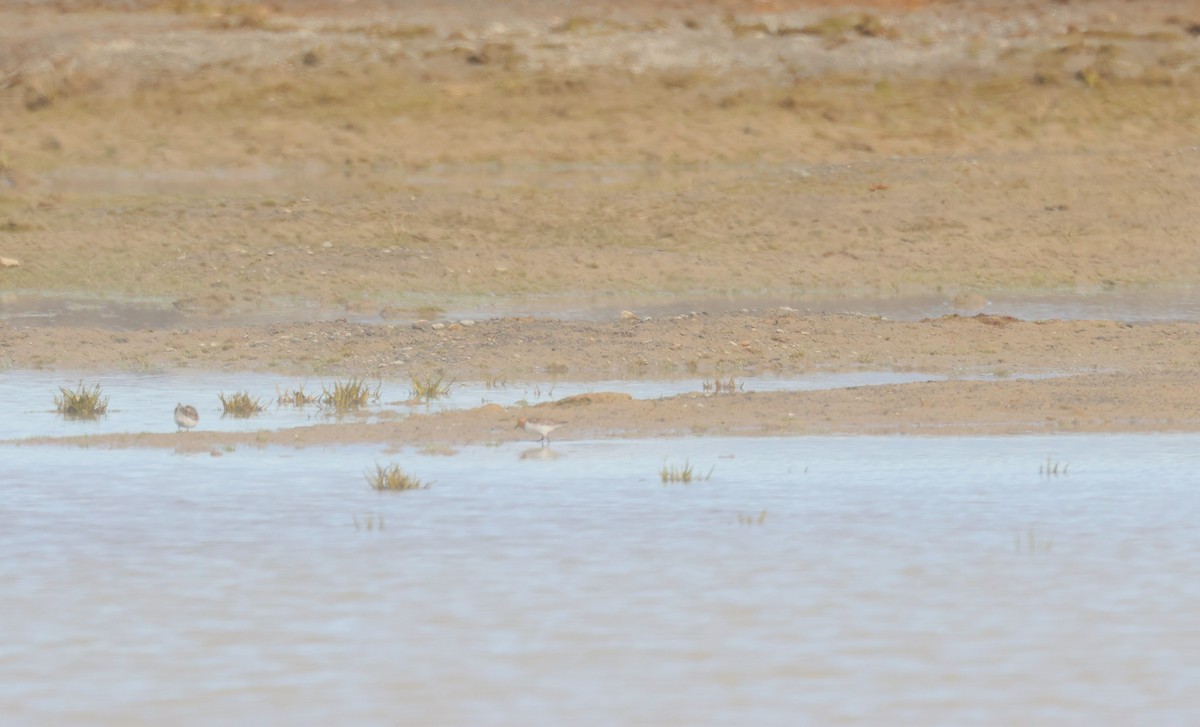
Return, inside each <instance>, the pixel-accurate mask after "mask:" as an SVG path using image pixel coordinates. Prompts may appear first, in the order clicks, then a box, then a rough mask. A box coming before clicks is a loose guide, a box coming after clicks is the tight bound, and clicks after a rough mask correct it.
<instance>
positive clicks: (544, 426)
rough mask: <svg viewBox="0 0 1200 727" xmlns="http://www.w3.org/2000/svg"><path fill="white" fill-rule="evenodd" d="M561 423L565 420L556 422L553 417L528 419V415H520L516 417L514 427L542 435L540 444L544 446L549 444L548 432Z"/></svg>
mask: <svg viewBox="0 0 1200 727" xmlns="http://www.w3.org/2000/svg"><path fill="white" fill-rule="evenodd" d="M563 424H566V422H558V421H555V420H553V419H530V418H528V417H521V418H520V419H517V426H516V428H517V429H524V430H525V431H527V432H529V431H533V432H537V433H538V434H540V435H542V439H541V442H542V446H543V447H546V446H549V445H550V432H553V431H554V430H555V429H558V428H559V427H561V426H562V425H563Z"/></svg>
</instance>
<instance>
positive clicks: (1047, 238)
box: [0, 0, 1200, 447]
mask: <svg viewBox="0 0 1200 727" xmlns="http://www.w3.org/2000/svg"><path fill="white" fill-rule="evenodd" d="M1198 91H1200V13H1198V12H1197V11H1196V9H1195V7H1194V5H1193V4H1191V3H1187V2H1172V1H1169V0H1161V1H1158V0H1155V1H1152V2H1148V3H1138V4H1131V3H1126V2H1106V1H1105V0H1098V1H1096V2H1089V3H1072V4H1061V3H1058V2H1028V3H1017V4H1014V3H1007V2H1004V3H1002V2H994V3H990V2H983V3H975V2H972V3H967V2H919V1H911V2H869V3H857V4H855V6H854V7H850V6H848V5H843V4H841V3H838V2H787V1H780V2H733V1H732V0H727V1H725V2H706V3H686V4H676V3H658V2H632V1H625V2H619V3H614V4H606V7H605V9H603V10H597V9H596V8H594V7H593V6H592V5H590V4H585V3H573V2H565V1H564V2H499V3H490V4H488V6H487V7H486V9H480V8H478V7H475V6H474V5H469V4H466V3H453V2H444V3H435V2H427V3H419V4H412V3H404V4H403V6H400V5H396V4H389V3H385V2H376V3H370V2H364V3H355V4H343V3H329V2H316V1H313V2H307V1H305V2H300V1H297V2H289V1H280V2H274V3H262V4H258V3H221V2H217V3H199V2H169V3H167V2H144V3H139V2H133V3H130V2H120V3H117V2H112V3H109V2H104V1H103V0H100V1H96V2H87V1H81V2H65V1H64V2H59V3H36V4H34V3H31V4H28V5H20V4H9V5H7V6H5V8H4V9H3V10H0V258H4V262H5V267H3V268H0V290H3V294H2V297H0V301H2V302H0V306H3V308H5V309H6V311H8V312H11V311H14V310H18V309H20V310H24V308H22V306H25V305H27V301H28V300H31V299H33V300H42V299H43V298H36V297H33V298H31V296H47V297H46V298H44V299H45V300H58V299H68V298H69V299H90V300H94V301H95V300H98V301H107V302H113V301H117V302H118V303H119V304H120V305H134V304H136V305H138V306H143V307H144V308H145V310H148V311H151V314H149V315H148V316H147V317H146V319H145V320H139V319H137V318H131V319H126V320H125V321H124V322H123V323H122V322H119V321H118V322H117V323H114V324H111V325H108V324H96V323H95V322H92V321H84V322H80V321H77V320H72V319H71V318H70V317H69V316H60V317H57V318H51V319H50V320H49V321H47V320H46V319H44V318H31V317H27V316H23V315H9V316H8V317H6V318H5V319H4V320H3V322H0V362H2V363H3V364H4V365H5V366H6V367H8V368H10V369H22V368H31V367H40V368H54V369H60V370H63V371H70V372H79V371H90V372H97V373H102V372H104V371H111V370H114V369H121V370H128V369H134V370H159V369H177V368H184V369H187V368H192V369H221V370H246V371H276V372H279V373H281V374H288V375H292V374H306V375H312V374H316V375H320V376H329V377H344V376H362V377H385V378H399V379H404V378H407V377H409V376H412V375H422V374H424V373H426V372H431V371H442V372H444V374H445V375H446V377H447V379H448V380H476V381H477V380H488V381H497V382H518V381H523V382H530V381H532V382H537V381H546V382H550V381H553V380H564V379H573V380H587V381H597V380H603V379H607V378H613V377H647V378H654V377H691V378H694V379H695V380H696V382H697V392H696V394H695V395H692V396H683V397H675V398H672V399H665V400H658V401H653V402H644V401H632V400H627V399H624V398H622V397H599V396H597V397H592V398H589V399H586V400H574V401H571V402H566V403H559V404H554V403H551V404H546V405H543V406H544V407H546V408H553V409H555V411H554V412H553V414H552V416H553V417H554V418H559V419H563V420H566V421H568V426H564V427H563V428H562V429H561V430H560V431H559V432H558V433H556V437H557V438H559V439H563V438H566V439H569V438H571V437H576V436H609V435H619V436H626V435H637V436H680V435H688V434H693V433H733V434H747V435H754V434H787V433H833V432H847V433H854V432H872V433H877V432H888V433H919V434H938V433H962V432H989V433H1010V432H1024V431H1059V430H1064V431H1125V430H1128V431H1161V430H1196V429H1200V416H1197V415H1196V414H1195V412H1196V411H1197V404H1198V403H1200V401H1197V400H1198V399H1200V394H1198V393H1197V391H1198V389H1197V386H1196V384H1197V376H1196V373H1195V372H1196V365H1195V358H1196V356H1195V343H1194V342H1195V341H1196V340H1197V339H1196V334H1197V333H1198V332H1200V331H1198V330H1197V329H1198V328H1200V324H1198V323H1196V322H1194V321H1188V320H1180V321H1170V320H1166V321H1163V322H1155V323H1128V322H1125V321H1122V320H1084V321H1080V320H1054V319H1049V320H1017V319H1014V318H1011V317H1008V316H1006V315H1003V314H1002V313H1000V312H997V311H995V310H993V309H992V307H991V306H990V305H989V303H988V301H989V297H991V296H995V295H997V294H999V293H1004V294H1007V295H1019V294H1021V293H1023V292H1028V293H1030V294H1035V293H1044V292H1047V291H1055V292H1059V293H1065V294H1074V295H1088V296H1103V295H1113V296H1120V295H1130V294H1135V295H1136V294H1137V293H1139V292H1143V291H1156V292H1158V293H1163V292H1164V291H1165V292H1166V293H1167V294H1170V293H1171V292H1172V291H1178V292H1179V294H1180V295H1191V294H1193V291H1194V288H1195V286H1196V285H1197V282H1198V281H1200V244H1198V242H1200V240H1198V234H1200V233H1198V232H1197V230H1198V229H1200V171H1198V170H1200V149H1198V148H1197V147H1196V146H1195V139H1196V138H1197V131H1198V126H1200V122H1198V121H1197V119H1200V93H1198ZM845 296H854V297H861V298H873V299H876V300H882V301H887V300H889V299H897V300H899V299H903V298H904V297H906V296H926V297H933V298H935V299H941V300H944V301H945V306H944V308H945V312H946V313H947V314H946V315H943V314H941V313H939V314H938V315H930V316H927V317H924V318H922V319H920V320H895V319H893V318H892V317H890V316H886V315H880V316H862V315H846V314H841V313H836V312H822V310H823V308H822V305H821V301H827V300H830V299H833V298H837V297H845ZM693 301H699V302H695V303H693ZM710 301H720V302H721V305H719V306H710V305H708V303H707V302H710ZM740 301H745V302H744V304H743V303H742V302H740ZM806 302H811V306H809V305H806ZM34 307H35V308H36V305H35V306H34ZM651 309H652V310H653V314H648V313H647V311H648V310H651ZM458 311H475V312H476V313H471V314H470V316H469V317H468V316H467V315H459V314H458V313H457V312H458ZM480 311H482V313H479V312H480ZM489 311H490V313H489ZM622 311H626V312H627V313H626V315H624V316H622V315H621V313H622ZM530 314H532V315H530ZM131 321H132V322H131ZM834 371H916V372H923V373H929V374H931V375H935V376H936V377H937V378H938V380H936V381H929V382H925V383H919V384H904V385H892V386H872V387H860V388H856V389H849V390H847V389H841V390H832V391H818V392H796V393H786V394H782V393H779V394H769V393H745V392H743V391H740V390H738V388H737V387H736V386H735V387H734V390H733V391H732V392H725V391H723V392H722V393H719V394H716V393H713V391H714V390H713V388H711V387H710V388H709V390H708V391H705V387H704V386H703V384H706V383H712V384H715V383H717V382H725V383H728V382H729V381H730V380H733V382H734V383H735V384H736V382H737V380H739V379H744V378H747V377H753V376H755V375H759V374H764V373H773V374H778V375H804V374H811V373H821V372H834ZM48 396H49V394H48ZM214 396H215V393H214ZM170 404H171V405H172V406H173V405H174V402H171V403H170ZM516 415H517V412H515V411H509V410H503V409H499V408H497V407H485V408H481V409H476V410H472V411H466V412H454V413H449V414H438V415H414V416H411V417H405V418H402V419H397V418H388V417H382V418H377V419H373V420H370V421H362V422H357V423H344V422H343V423H330V424H328V425H322V426H318V427H312V428H309V429H306V430H303V431H293V430H289V431H288V432H281V433H277V434H271V435H265V439H264V438H263V437H258V438H252V439H255V441H276V440H278V441H280V442H284V441H287V442H289V443H301V444H303V443H318V442H334V441H376V440H377V441H397V442H409V441H411V442H421V441H431V442H435V441H446V442H457V441H464V442H465V441H491V440H496V439H506V438H511V437H515V436H519V435H518V434H517V433H515V432H512V423H513V422H514V421H515V419H516ZM187 438H188V440H189V442H190V444H188V445H187V446H189V447H195V446H208V445H212V444H215V443H216V442H217V441H227V440H229V439H234V438H236V437H235V436H233V435H227V434H221V435H218V434H216V433H211V432H210V433H205V432H203V431H194V432H190V433H188V435H187ZM126 440H129V442H130V443H132V442H133V438H121V437H114V438H112V441H113V443H122V442H125V441H126ZM93 442H94V439H93ZM136 443H137V444H139V446H141V445H146V444H162V445H163V446H177V445H178V438H177V437H174V436H168V435H162V436H161V437H160V436H158V435H153V436H151V435H145V436H141V437H138V438H136Z"/></svg>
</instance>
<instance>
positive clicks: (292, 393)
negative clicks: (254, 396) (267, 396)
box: [275, 384, 318, 408]
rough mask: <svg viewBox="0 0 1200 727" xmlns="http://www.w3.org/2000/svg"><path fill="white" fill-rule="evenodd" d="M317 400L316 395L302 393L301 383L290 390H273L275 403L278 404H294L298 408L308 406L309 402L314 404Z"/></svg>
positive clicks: (302, 386)
mask: <svg viewBox="0 0 1200 727" xmlns="http://www.w3.org/2000/svg"><path fill="white" fill-rule="evenodd" d="M317 400H318V397H316V396H313V395H312V394H306V393H304V385H303V384H301V385H300V386H297V387H296V388H295V389H291V390H284V391H280V390H279V389H276V390H275V403H276V404H277V405H279V406H294V407H297V408H299V407H302V406H308V405H309V404H316V403H317Z"/></svg>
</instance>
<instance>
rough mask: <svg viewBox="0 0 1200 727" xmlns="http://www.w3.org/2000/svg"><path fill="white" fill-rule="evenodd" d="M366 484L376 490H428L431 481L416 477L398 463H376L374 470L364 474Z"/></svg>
mask: <svg viewBox="0 0 1200 727" xmlns="http://www.w3.org/2000/svg"><path fill="white" fill-rule="evenodd" d="M366 478H367V484H369V485H370V486H371V489H373V490H376V491H377V492H398V491H401V490H428V489H429V487H430V485H432V484H433V483H432V482H422V481H421V480H418V479H417V478H416V477H413V476H412V475H410V474H408V473H407V472H405V471H404V470H402V469H400V467H399V465H394V464H392V465H388V466H387V467H384V466H382V465H379V464H376V465H375V471H374V472H368V473H367V474H366Z"/></svg>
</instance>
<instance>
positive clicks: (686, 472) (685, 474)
mask: <svg viewBox="0 0 1200 727" xmlns="http://www.w3.org/2000/svg"><path fill="white" fill-rule="evenodd" d="M713 469H716V465H713V468H712V469H710V470H709V471H708V474H706V475H697V474H696V470H695V469H694V468H693V467H692V465H691V463H690V462H688V461H687V460H684V462H683V466H682V467H677V466H675V465H671V466H668V465H666V464H663V466H662V469H661V470H659V471H658V474H659V476H660V477H662V481H663V484H664V485H669V484H672V483H675V482H682V483H683V484H685V485H687V484H691V482H692V480H697V481H700V480H707V479H710V478H711V477H712V473H713Z"/></svg>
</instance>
